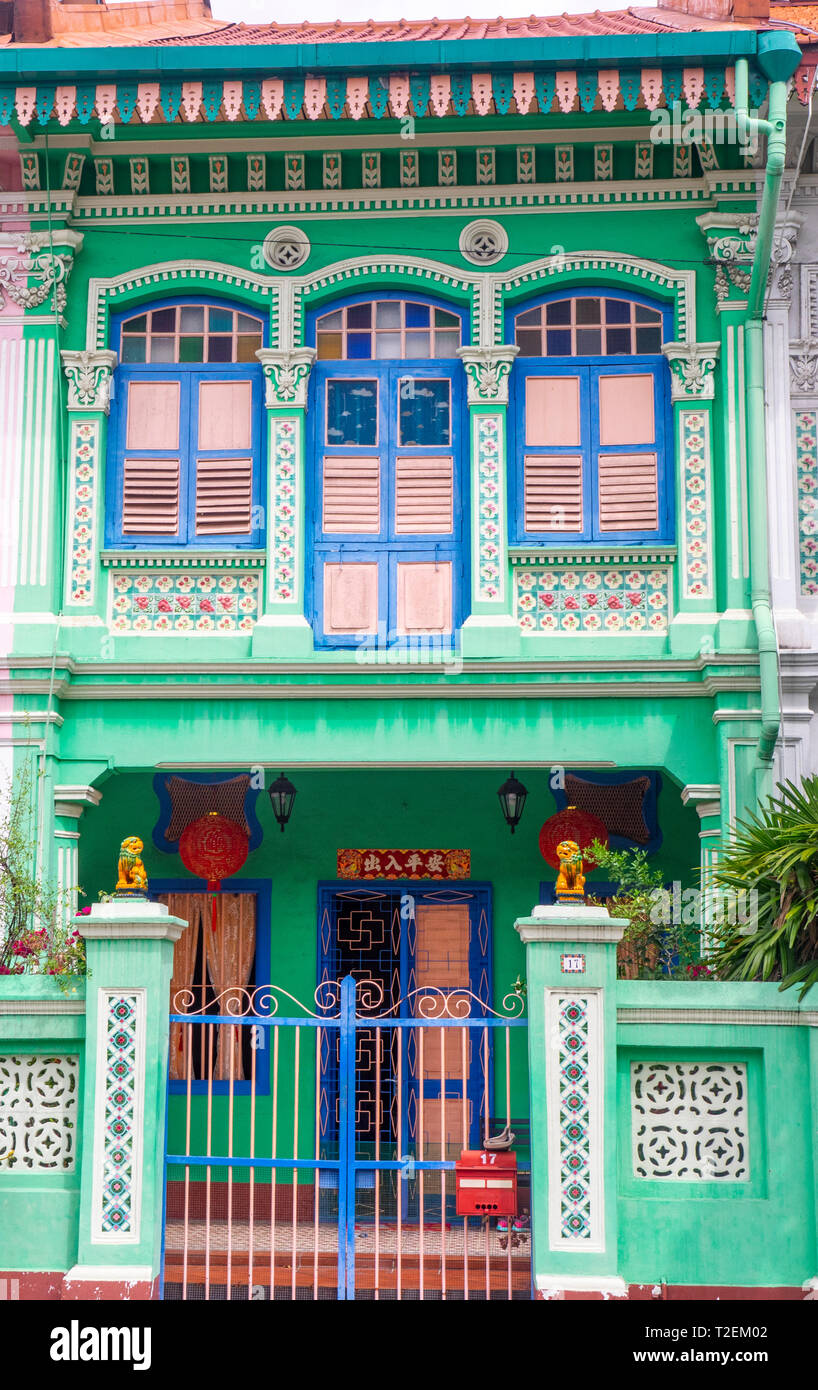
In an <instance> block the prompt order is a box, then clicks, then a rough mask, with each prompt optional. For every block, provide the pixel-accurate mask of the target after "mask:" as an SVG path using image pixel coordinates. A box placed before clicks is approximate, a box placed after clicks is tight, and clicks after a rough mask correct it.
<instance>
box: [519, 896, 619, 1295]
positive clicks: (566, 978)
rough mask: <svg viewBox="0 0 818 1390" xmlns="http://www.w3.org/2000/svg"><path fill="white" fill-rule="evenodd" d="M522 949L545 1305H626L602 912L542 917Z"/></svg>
mask: <svg viewBox="0 0 818 1390" xmlns="http://www.w3.org/2000/svg"><path fill="white" fill-rule="evenodd" d="M514 926H515V929H516V930H517V931H518V932H519V934H520V938H521V940H522V941H523V942H524V943H525V948H526V981H527V997H528V1013H529V1019H528V1046H529V1072H530V1077H531V1083H530V1084H531V1227H532V1241H533V1262H534V1263H533V1280H534V1286H535V1290H536V1296H537V1297H539V1298H583V1297H585V1298H599V1297H608V1298H610V1297H614V1298H617V1297H620V1298H624V1297H626V1296H627V1288H626V1285H625V1282H624V1280H623V1279H622V1278H621V1277H620V1276H619V1274H618V1273H617V1208H616V944H617V942H618V941H619V940H620V939H621V937H622V933H623V931H624V929H625V927H626V926H627V920H626V919H625V918H620V917H610V916H609V914H608V910H607V908H605V907H591V906H590V905H588V906H586V905H585V904H576V905H575V904H570V905H559V904H558V905H556V906H553V907H552V906H540V907H535V908H534V909H533V911H532V914H531V916H530V917H521V918H518V920H517V921H516V922H515V923H514Z"/></svg>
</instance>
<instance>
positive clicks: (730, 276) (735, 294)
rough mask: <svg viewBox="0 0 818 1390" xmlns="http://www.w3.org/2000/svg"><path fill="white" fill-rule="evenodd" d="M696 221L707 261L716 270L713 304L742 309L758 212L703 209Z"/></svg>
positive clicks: (754, 245)
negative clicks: (705, 249) (703, 241)
mask: <svg viewBox="0 0 818 1390" xmlns="http://www.w3.org/2000/svg"><path fill="white" fill-rule="evenodd" d="M696 221H697V222H698V224H699V228H700V230H701V232H702V234H703V235H704V237H705V238H706V240H707V251H708V261H709V264H710V265H712V266H714V267H715V271H716V285H715V289H716V307H717V308H719V309H738V308H742V307H743V305H744V301H745V300H746V296H747V294H748V292H749V289H750V279H751V277H752V268H753V256H754V255H755V249H756V242H757V240H758V214H757V213H745V212H706V213H703V214H702V216H701V217H697V218H696Z"/></svg>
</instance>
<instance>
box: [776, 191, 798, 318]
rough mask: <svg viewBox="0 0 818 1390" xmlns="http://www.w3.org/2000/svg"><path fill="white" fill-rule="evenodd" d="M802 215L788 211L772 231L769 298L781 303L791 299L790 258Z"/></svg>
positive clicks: (793, 250)
mask: <svg viewBox="0 0 818 1390" xmlns="http://www.w3.org/2000/svg"><path fill="white" fill-rule="evenodd" d="M803 220H804V219H803V217H802V216H801V214H800V213H797V212H790V213H788V215H787V217H786V219H785V220H784V221H783V222H779V223H778V224H777V226H776V228H775V231H774V232H773V247H772V252H771V254H770V298H771V299H772V300H778V301H779V302H780V303H781V304H782V305H789V303H790V300H791V299H792V258H793V256H794V255H795V243H796V241H797V240H798V233H799V232H800V230H801V223H802V222H803Z"/></svg>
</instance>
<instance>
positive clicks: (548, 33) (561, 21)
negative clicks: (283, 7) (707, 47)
mask: <svg viewBox="0 0 818 1390" xmlns="http://www.w3.org/2000/svg"><path fill="white" fill-rule="evenodd" d="M723 27H724V26H723V25H722V24H719V23H717V22H715V21H712V20H707V19H699V18H696V17H694V16H690V15H685V14H676V13H672V12H668V11H667V10H658V9H637V8H629V9H625V10H611V11H607V12H605V11H601V10H594V11H593V12H591V13H588V14H562V15H542V16H536V15H529V16H528V17H527V18H521V19H503V18H502V17H498V18H497V19H488V20H485V19H481V20H474V19H442V20H441V19H431V20H426V19H415V20H406V19H398V20H360V21H355V22H342V21H340V20H336V21H334V22H329V23H323V24H313V23H310V22H309V21H306V22H303V23H300V24H275V23H272V24H227V25H225V26H224V27H223V28H221V29H214V30H211V31H209V32H207V33H197V34H189V35H188V36H186V37H184V38H181V37H180V38H176V39H173V38H165V37H164V36H161V37H158V36H157V38H155V39H151V40H148V42H149V43H151V44H167V43H183V44H267V43H269V44H276V43H281V44H285V43H302V44H304V43H316V44H318V43H396V42H400V41H401V40H407V39H411V40H415V41H416V42H431V41H437V42H441V41H444V40H452V39H514V38H522V39H525V38H571V37H583V36H586V35H587V36H589V37H590V36H592V35H598V34H655V33H665V32H667V31H668V30H677V29H682V30H702V29H719V28H723ZM753 27H755V26H753Z"/></svg>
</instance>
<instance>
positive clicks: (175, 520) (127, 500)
mask: <svg viewBox="0 0 818 1390" xmlns="http://www.w3.org/2000/svg"><path fill="white" fill-rule="evenodd" d="M178 531H179V460H178V459H126V460H125V465H124V471H123V484H122V534H123V535H124V536H175V535H177V533H178Z"/></svg>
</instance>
